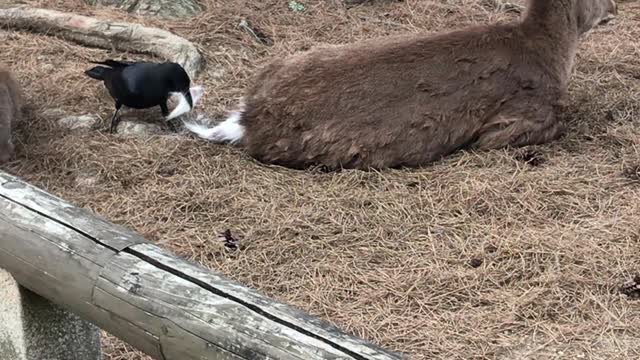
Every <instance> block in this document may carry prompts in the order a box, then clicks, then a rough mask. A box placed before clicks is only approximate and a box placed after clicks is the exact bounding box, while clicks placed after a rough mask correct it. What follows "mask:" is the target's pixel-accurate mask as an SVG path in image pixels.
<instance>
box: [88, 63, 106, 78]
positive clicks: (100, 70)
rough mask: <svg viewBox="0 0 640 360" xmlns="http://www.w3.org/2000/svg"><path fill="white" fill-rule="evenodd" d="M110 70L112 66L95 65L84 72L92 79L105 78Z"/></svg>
mask: <svg viewBox="0 0 640 360" xmlns="http://www.w3.org/2000/svg"><path fill="white" fill-rule="evenodd" d="M109 71H111V68H108V67H104V66H95V67H92V68H91V69H89V70H86V71H85V72H84V73H85V74H86V75H87V76H88V77H90V78H92V79H96V80H104V77H105V75H106V74H107V73H108V72H109Z"/></svg>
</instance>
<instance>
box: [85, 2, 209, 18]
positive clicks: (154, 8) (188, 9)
mask: <svg viewBox="0 0 640 360" xmlns="http://www.w3.org/2000/svg"><path fill="white" fill-rule="evenodd" d="M85 2H86V3H88V4H89V5H102V6H111V7H116V8H118V9H123V10H126V11H127V12H130V13H133V14H139V15H157V16H162V17H167V18H184V17H190V16H195V15H197V14H198V13H200V12H202V6H201V5H200V4H199V3H198V1H197V0H85Z"/></svg>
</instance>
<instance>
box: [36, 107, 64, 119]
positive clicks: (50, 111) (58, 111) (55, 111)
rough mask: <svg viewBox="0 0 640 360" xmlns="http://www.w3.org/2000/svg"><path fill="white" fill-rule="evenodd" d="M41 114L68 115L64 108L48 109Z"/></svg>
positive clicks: (45, 115)
mask: <svg viewBox="0 0 640 360" xmlns="http://www.w3.org/2000/svg"><path fill="white" fill-rule="evenodd" d="M40 114H41V115H42V116H44V117H46V118H61V117H64V116H66V113H65V112H64V110H62V109H46V110H43V111H42V112H41V113H40Z"/></svg>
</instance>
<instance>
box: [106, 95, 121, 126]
mask: <svg viewBox="0 0 640 360" xmlns="http://www.w3.org/2000/svg"><path fill="white" fill-rule="evenodd" d="M121 107H122V104H121V103H119V102H117V101H116V112H114V113H113V117H111V128H110V129H109V132H110V133H112V134H113V133H114V132H116V128H117V127H118V124H119V123H120V117H119V116H118V113H119V112H120V108H121Z"/></svg>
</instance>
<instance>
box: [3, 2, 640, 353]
mask: <svg viewBox="0 0 640 360" xmlns="http://www.w3.org/2000/svg"><path fill="white" fill-rule="evenodd" d="M27 2H28V3H32V4H40V5H41V6H48V7H53V8H57V9H63V10H74V11H76V12H80V13H83V14H93V15H95V16H104V17H114V18H122V19H127V20H129V21H141V22H145V23H147V24H150V25H157V26H160V27H163V28H166V29H169V30H171V31H174V32H176V33H178V34H181V35H183V36H185V37H187V38H189V39H191V40H192V41H194V42H196V43H198V44H199V45H200V46H201V48H202V50H203V51H204V53H205V55H206V57H207V60H208V62H209V65H208V70H207V73H206V74H203V75H202V76H201V77H200V78H199V79H197V83H204V84H205V86H206V88H207V91H208V93H207V94H206V95H205V99H204V103H202V105H203V107H201V108H200V109H206V111H207V112H210V113H211V114H214V115H215V114H221V113H222V112H223V111H224V110H225V109H227V108H228V107H230V106H232V105H234V104H235V102H236V100H237V98H238V97H239V96H240V95H241V94H242V90H243V88H244V86H245V85H246V84H247V81H248V79H249V77H250V76H251V75H252V74H253V73H254V72H255V70H256V68H257V67H259V66H260V65H261V64H264V63H265V61H268V60H269V59H270V58H271V57H272V56H278V55H284V54H288V53H292V52H294V51H298V50H303V49H306V48H308V47H310V46H312V45H314V44H318V43H343V42H349V41H355V40H358V39H364V38H369V37H373V36H378V35H384V34H392V33H402V32H416V31H428V32H431V31H440V30H444V29H453V28H456V27H459V26H463V25H467V24H472V23H479V22H490V21H504V20H508V19H509V18H510V17H512V16H514V15H510V14H506V13H500V12H498V11H495V10H493V9H491V8H490V7H485V6H483V5H481V3H483V2H482V1H474V0H446V1H445V0H423V1H417V0H405V1H382V0H380V1H378V0H376V1H373V2H370V3H369V4H365V5H363V6H358V7H355V8H352V9H350V10H346V9H345V8H344V7H343V6H342V5H341V4H340V3H339V2H337V1H329V0H326V1H321V0H306V1H303V3H304V4H305V5H306V10H305V11H304V12H302V13H294V12H292V11H290V10H289V9H288V8H287V2H286V1H284V0H283V1H275V0H265V1H260V2H250V1H241V0H226V1H214V0H207V1H204V4H205V5H206V7H207V11H206V12H205V13H204V14H203V15H202V16H200V17H197V18H195V19H192V20H186V21H182V22H170V23H164V22H161V21H152V20H149V19H143V18H136V17H128V16H126V15H125V14H123V13H120V12H115V11H107V10H92V9H90V8H88V7H86V6H84V5H83V4H82V2H81V1H79V0H65V1H61V0H59V1H56V0H45V1H27ZM620 12H621V14H620V16H619V18H618V19H617V20H616V21H615V22H614V23H613V24H610V25H609V26H606V27H602V28H599V29H598V30H596V31H594V32H593V33H591V34H589V36H587V37H586V38H585V39H584V41H583V43H582V45H581V47H580V53H579V55H578V59H577V68H576V71H575V75H574V77H573V80H572V84H571V104H570V107H569V110H568V111H567V113H565V114H564V115H563V116H564V118H565V120H566V121H568V123H569V124H570V127H571V131H570V133H569V134H568V136H567V137H565V138H563V139H562V140H560V141H557V142H554V143H553V144H548V145H545V146H538V147H533V148H529V149H518V150H502V151H492V152H485V153H477V154H473V153H460V154H457V155H455V156H452V157H450V158H448V159H446V160H445V161H442V162H440V163H437V164H434V165H433V166H430V167H426V168H424V169H421V170H411V171H399V170H394V171H384V172H371V173H366V172H360V171H344V172H341V173H338V174H319V173H308V172H307V173H305V172H299V171H289V170H285V169H281V168H275V167H267V166H263V165H260V164H257V163H255V162H254V161H252V160H251V159H249V158H248V157H247V156H245V155H244V154H243V153H242V152H241V151H239V150H235V149H232V148H229V147H225V146H217V145H210V144H206V143H204V142H202V141H198V140H194V139H191V138H188V137H180V136H156V137H152V138H148V139H132V138H123V137H120V136H112V135H109V134H108V133H106V132H104V131H102V130H99V131H98V130H96V131H94V132H90V133H88V134H85V135H83V134H73V133H69V132H66V131H65V130H63V129H60V128H58V127H57V126H56V124H55V122H54V121H53V120H54V119H51V118H46V117H43V116H41V115H39V114H41V112H42V111H43V110H45V109H50V108H62V109H63V110H65V111H67V112H69V113H73V114H81V113H94V112H97V113H99V114H100V115H101V116H102V118H103V119H104V120H105V128H106V121H107V120H108V119H109V117H110V115H111V111H112V103H111V102H110V100H109V99H108V98H107V97H106V95H105V92H104V91H103V90H102V88H101V86H100V85H99V84H98V83H96V82H93V81H91V80H90V79H88V78H86V77H85V76H84V75H83V74H82V71H83V70H84V69H86V68H87V67H88V65H87V64H86V60H87V59H89V58H101V57H105V56H113V57H120V56H121V55H122V54H109V53H108V52H106V51H103V50H97V49H87V48H82V47H79V46H75V45H73V44H70V43H67V42H64V41H61V40H57V39H54V38H49V37H44V36H39V35H32V34H26V33H22V32H0V61H2V62H5V63H9V64H10V65H11V66H12V67H13V68H14V69H15V71H16V72H17V74H18V76H19V78H20V80H21V82H22V83H23V84H24V85H25V87H26V90H27V92H28V98H29V100H30V102H31V104H32V106H33V108H34V109H33V111H34V113H35V116H34V117H32V118H31V119H30V120H28V122H27V123H26V124H25V126H23V127H21V129H20V133H19V141H18V152H19V160H18V161H16V162H14V163H13V164H10V165H9V166H8V167H7V168H8V171H10V172H12V173H14V174H18V175H19V176H22V177H24V178H25V179H26V180H28V181H30V182H32V183H34V184H35V185H37V186H40V187H43V188H45V189H47V190H49V191H51V192H53V193H54V194H57V195H59V196H62V197H64V198H66V199H68V200H69V201H71V202H73V203H74V204H76V205H79V206H85V207H88V208H90V209H92V210H94V211H97V212H99V213H100V214H102V215H104V216H106V217H107V218H109V219H110V220H112V221H114V222H117V223H122V224H126V225H127V226H130V227H131V228H133V229H135V230H137V231H139V232H140V233H142V234H143V235H144V236H146V237H147V238H149V239H150V240H153V241H155V242H157V243H159V244H161V245H162V246H165V247H167V248H170V249H171V250H173V251H175V252H177V253H178V254H180V255H182V256H184V257H186V258H188V259H190V260H193V261H196V262H198V263H200V264H203V265H205V266H207V267H209V268H211V269H215V270H218V271H221V272H223V273H224V274H226V275H227V276H229V277H231V278H234V279H237V280H239V281H241V282H243V283H245V284H247V285H248V286H252V287H255V288H257V289H259V290H260V291H262V292H263V293H265V294H267V295H269V296H272V297H274V298H277V299H279V300H282V301H285V302H288V303H292V304H294V305H296V306H298V307H300V308H301V309H304V310H305V311H308V312H310V313H312V314H314V315H317V316H320V317H322V318H324V319H327V320H329V321H331V322H333V323H335V324H337V325H338V326H340V327H342V328H344V329H346V330H348V331H351V332H353V333H355V334H357V335H359V336H362V337H364V338H366V339H369V340H371V341H374V342H376V343H378V344H380V345H382V346H385V347H388V348H390V349H392V350H396V351H402V352H405V353H407V354H409V355H411V357H412V358H414V359H434V358H437V359H480V358H491V359H496V358H497V359H525V358H527V359H529V358H530V359H534V358H535V359H554V358H558V359H560V358H563V359H569V358H570V359H576V358H585V359H631V358H638V357H639V356H640V342H639V341H638V336H640V303H639V302H638V300H637V298H638V297H637V296H631V295H629V294H630V293H631V294H633V291H630V290H629V287H628V286H627V288H625V289H624V290H620V287H621V286H622V284H623V283H624V282H626V281H628V280H631V279H633V278H634V276H635V275H637V274H638V273H639V272H640V265H639V264H638V259H639V257H640V201H639V200H640V170H638V169H639V168H640V147H639V146H640V127H639V126H640V118H639V111H640V102H639V101H640V49H639V48H638V40H637V39H638V38H640V4H638V3H637V2H630V1H627V2H622V3H621V4H620ZM243 18H246V19H249V20H250V22H251V23H252V24H254V25H255V26H256V27H257V28H259V29H260V30H261V31H262V32H263V33H265V34H267V35H268V36H269V37H270V38H271V39H272V41H273V46H270V47H269V46H264V45H261V44H259V43H257V42H256V41H255V40H254V39H253V38H252V37H251V36H250V35H248V34H247V32H246V31H244V30H243V29H242V28H239V27H237V24H238V23H239V21H240V20H241V19H243ZM130 57H131V56H130ZM199 106H201V105H199ZM158 113H159V111H158ZM226 229H230V230H231V231H232V234H234V236H238V237H239V238H241V241H242V243H243V248H242V249H241V250H240V251H237V252H233V253H229V252H226V251H224V249H223V247H222V246H220V241H218V240H217V238H218V235H219V234H220V233H222V232H223V231H225V230H226ZM636 295H637V294H636ZM105 352H106V353H107V356H106V358H107V359H111V360H115V359H123V360H124V359H127V360H132V359H140V358H141V357H140V356H139V355H137V353H136V352H134V351H133V350H132V349H130V348H128V347H126V346H124V345H123V344H122V343H120V342H119V341H117V340H115V339H113V338H110V337H108V338H105Z"/></svg>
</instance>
